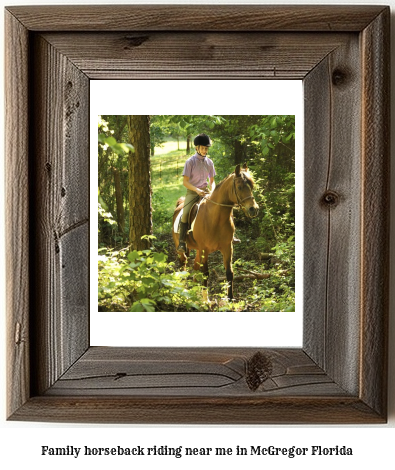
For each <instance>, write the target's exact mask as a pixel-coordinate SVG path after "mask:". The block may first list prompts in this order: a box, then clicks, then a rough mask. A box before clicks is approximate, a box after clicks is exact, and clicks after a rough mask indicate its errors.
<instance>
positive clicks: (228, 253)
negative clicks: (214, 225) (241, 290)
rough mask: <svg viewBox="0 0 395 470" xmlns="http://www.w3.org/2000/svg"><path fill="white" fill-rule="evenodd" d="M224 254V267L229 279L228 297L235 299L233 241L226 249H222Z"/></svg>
mask: <svg viewBox="0 0 395 470" xmlns="http://www.w3.org/2000/svg"><path fill="white" fill-rule="evenodd" d="M222 256H223V258H224V267H225V272H226V280H227V281H228V298H229V299H230V300H232V299H233V268H232V256H233V246H232V243H230V245H229V246H228V247H226V249H224V250H222Z"/></svg>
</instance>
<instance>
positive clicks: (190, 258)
mask: <svg viewBox="0 0 395 470" xmlns="http://www.w3.org/2000/svg"><path fill="white" fill-rule="evenodd" d="M131 107H132V108H133V106H131ZM295 139H296V136H295V115H220V114H217V115H100V116H99V119H98V310H99V312H154V311H162V312H178V311H181V312H182V311H184V312H190V311H211V312H223V311H233V312H246V311H254V312H294V311H295Z"/></svg>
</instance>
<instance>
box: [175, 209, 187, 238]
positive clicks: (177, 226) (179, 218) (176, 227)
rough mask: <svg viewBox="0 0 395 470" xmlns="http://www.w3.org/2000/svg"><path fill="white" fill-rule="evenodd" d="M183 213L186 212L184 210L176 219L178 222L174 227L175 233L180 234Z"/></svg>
mask: <svg viewBox="0 0 395 470" xmlns="http://www.w3.org/2000/svg"><path fill="white" fill-rule="evenodd" d="M183 212H184V209H181V210H180V212H179V214H178V215H177V217H176V220H175V221H174V226H173V230H174V233H180V220H181V217H182V213H183Z"/></svg>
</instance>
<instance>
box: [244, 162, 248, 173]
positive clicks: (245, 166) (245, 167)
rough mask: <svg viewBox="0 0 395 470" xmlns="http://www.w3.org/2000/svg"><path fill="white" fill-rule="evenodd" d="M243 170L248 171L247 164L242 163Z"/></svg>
mask: <svg viewBox="0 0 395 470" xmlns="http://www.w3.org/2000/svg"><path fill="white" fill-rule="evenodd" d="M243 170H244V171H248V166H247V163H244V165H243Z"/></svg>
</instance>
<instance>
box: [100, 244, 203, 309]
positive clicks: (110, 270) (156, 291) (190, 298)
mask: <svg viewBox="0 0 395 470" xmlns="http://www.w3.org/2000/svg"><path fill="white" fill-rule="evenodd" d="M99 253H101V254H100V255H99V271H98V272H99V310H101V311H131V312H154V311H156V310H161V311H190V310H207V307H206V306H205V305H204V304H203V302H202V290H203V287H202V286H201V285H200V284H198V283H197V282H193V281H192V280H191V279H190V278H188V272H187V271H176V270H175V269H174V264H173V263H167V255H165V254H164V253H159V252H155V251H153V250H143V251H131V252H128V251H127V250H126V249H125V250H121V251H110V250H107V249H105V248H103V249H101V250H99Z"/></svg>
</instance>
